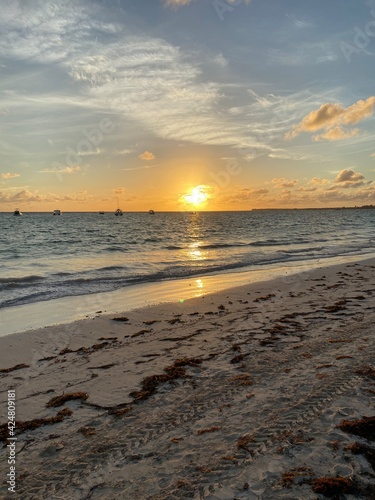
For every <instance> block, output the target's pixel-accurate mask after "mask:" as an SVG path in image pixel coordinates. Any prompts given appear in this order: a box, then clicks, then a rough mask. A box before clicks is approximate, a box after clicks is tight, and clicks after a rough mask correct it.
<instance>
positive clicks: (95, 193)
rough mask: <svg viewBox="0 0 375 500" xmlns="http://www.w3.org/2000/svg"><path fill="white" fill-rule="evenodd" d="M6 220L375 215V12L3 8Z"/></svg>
mask: <svg viewBox="0 0 375 500" xmlns="http://www.w3.org/2000/svg"><path fill="white" fill-rule="evenodd" d="M0 33H1V35H0V127H1V128H0V211H13V210H14V209H15V208H16V207H17V208H20V210H22V211H24V212H27V211H52V210H54V209H60V210H62V211H97V210H98V211H99V210H103V211H114V210H115V209H116V208H117V205H118V204H119V206H120V207H121V208H122V210H123V211H148V210H149V209H153V210H155V211H179V210H250V209H254V208H309V207H311V208H313V207H341V206H361V205H367V204H375V142H374V138H375V129H374V124H375V117H374V106H375V85H374V82H375V64H374V63H375V0H330V1H329V2H327V1H326V0H315V1H314V2H301V0H283V1H282V2H280V0H267V1H264V0H251V1H250V0H249V1H246V0H74V1H73V0H59V1H53V0H51V1H43V0H2V2H1V11H0Z"/></svg>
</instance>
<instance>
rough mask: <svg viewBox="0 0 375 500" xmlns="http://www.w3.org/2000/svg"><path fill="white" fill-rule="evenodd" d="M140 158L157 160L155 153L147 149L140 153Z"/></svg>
mask: <svg viewBox="0 0 375 500" xmlns="http://www.w3.org/2000/svg"><path fill="white" fill-rule="evenodd" d="M138 158H140V159H141V160H145V161H150V160H155V155H154V153H151V151H145V152H144V153H142V154H140V155H139V156H138Z"/></svg>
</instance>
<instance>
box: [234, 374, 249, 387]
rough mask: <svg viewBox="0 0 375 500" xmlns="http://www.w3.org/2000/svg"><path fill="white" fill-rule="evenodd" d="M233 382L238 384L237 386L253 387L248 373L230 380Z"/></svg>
mask: <svg viewBox="0 0 375 500" xmlns="http://www.w3.org/2000/svg"><path fill="white" fill-rule="evenodd" d="M230 380H231V381H233V382H238V384H239V385H253V382H252V380H251V378H250V375H249V374H248V373H244V374H242V375H236V376H235V377H232V378H231V379H230Z"/></svg>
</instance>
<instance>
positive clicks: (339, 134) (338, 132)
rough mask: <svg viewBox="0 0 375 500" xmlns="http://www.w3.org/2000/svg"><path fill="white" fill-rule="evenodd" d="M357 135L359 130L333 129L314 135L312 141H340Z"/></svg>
mask: <svg viewBox="0 0 375 500" xmlns="http://www.w3.org/2000/svg"><path fill="white" fill-rule="evenodd" d="M358 134H359V128H354V129H352V130H344V129H343V128H342V127H335V128H331V129H330V130H328V132H325V133H324V134H319V135H314V136H313V141H316V142H317V141H340V140H342V139H347V138H349V137H355V136H356V135H358Z"/></svg>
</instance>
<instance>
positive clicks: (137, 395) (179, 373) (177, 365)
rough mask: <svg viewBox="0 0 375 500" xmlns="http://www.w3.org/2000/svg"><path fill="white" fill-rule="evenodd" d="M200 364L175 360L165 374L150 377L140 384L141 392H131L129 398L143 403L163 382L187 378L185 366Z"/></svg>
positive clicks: (195, 360) (198, 361) (191, 360)
mask: <svg viewBox="0 0 375 500" xmlns="http://www.w3.org/2000/svg"><path fill="white" fill-rule="evenodd" d="M201 363H202V360H201V359H198V358H180V359H176V361H175V362H174V363H173V365H170V366H167V367H166V368H164V372H165V373H161V374H159V375H150V376H148V377H146V378H144V379H143V380H142V382H141V388H142V389H141V390H140V391H133V392H131V393H130V396H131V397H132V398H134V401H135V402H138V401H144V400H145V399H148V398H149V397H151V396H152V395H153V394H155V392H156V391H157V389H158V387H159V385H161V384H163V383H164V382H173V381H174V380H177V379H179V378H185V377H187V374H186V369H185V366H198V365H199V364H201Z"/></svg>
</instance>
